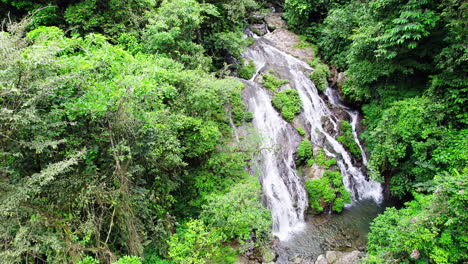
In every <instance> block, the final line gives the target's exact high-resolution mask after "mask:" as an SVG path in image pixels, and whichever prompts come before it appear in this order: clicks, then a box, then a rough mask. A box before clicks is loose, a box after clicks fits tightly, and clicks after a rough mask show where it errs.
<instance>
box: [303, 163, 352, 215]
mask: <svg viewBox="0 0 468 264" xmlns="http://www.w3.org/2000/svg"><path fill="white" fill-rule="evenodd" d="M305 185H306V190H307V193H308V195H309V205H310V207H311V208H312V209H313V210H315V211H316V212H322V211H323V210H324V209H325V208H324V207H330V206H331V208H332V210H333V211H335V212H341V211H342V210H343V207H344V205H345V204H346V203H350V202H351V196H350V195H349V192H348V191H347V190H346V188H345V187H344V185H343V182H342V176H341V174H340V173H339V172H336V171H329V170H327V171H325V173H324V174H323V176H322V178H320V179H318V180H309V181H307V182H306V184H305Z"/></svg>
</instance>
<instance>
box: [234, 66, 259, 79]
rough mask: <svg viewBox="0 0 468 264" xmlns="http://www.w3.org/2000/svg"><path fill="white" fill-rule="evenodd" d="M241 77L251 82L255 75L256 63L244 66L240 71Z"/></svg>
mask: <svg viewBox="0 0 468 264" xmlns="http://www.w3.org/2000/svg"><path fill="white" fill-rule="evenodd" d="M238 74H239V77H240V78H242V79H246V80H250V78H252V76H253V75H254V74H255V63H254V62H253V61H249V62H248V63H247V65H245V64H243V65H242V66H241V67H240V69H239V70H238Z"/></svg>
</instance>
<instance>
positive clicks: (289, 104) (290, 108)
mask: <svg viewBox="0 0 468 264" xmlns="http://www.w3.org/2000/svg"><path fill="white" fill-rule="evenodd" d="M272 102H273V106H274V107H275V108H276V109H277V110H278V111H280V113H281V115H282V116H283V118H284V119H286V120H287V121H292V120H293V119H294V117H295V116H296V115H297V114H299V113H300V112H301V108H302V101H301V98H300V97H299V93H298V92H297V91H296V90H293V89H286V90H283V91H281V92H279V93H277V94H276V95H275V96H274V97H273V100H272Z"/></svg>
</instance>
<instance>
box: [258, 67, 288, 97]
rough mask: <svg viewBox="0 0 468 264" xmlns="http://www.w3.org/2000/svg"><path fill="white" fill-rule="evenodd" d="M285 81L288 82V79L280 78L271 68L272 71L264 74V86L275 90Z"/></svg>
mask: <svg viewBox="0 0 468 264" xmlns="http://www.w3.org/2000/svg"><path fill="white" fill-rule="evenodd" d="M285 83H288V80H281V79H280V78H278V77H276V76H275V75H274V74H273V72H272V71H271V70H270V73H265V74H263V81H262V84H263V86H265V87H266V88H268V89H270V90H271V91H273V92H274V91H276V89H278V88H279V87H281V86H282V85H283V84H285Z"/></svg>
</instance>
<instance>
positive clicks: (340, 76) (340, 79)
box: [336, 72, 346, 89]
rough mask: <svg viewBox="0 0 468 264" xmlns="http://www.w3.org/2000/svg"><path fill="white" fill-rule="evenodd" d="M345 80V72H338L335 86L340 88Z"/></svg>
mask: <svg viewBox="0 0 468 264" xmlns="http://www.w3.org/2000/svg"><path fill="white" fill-rule="evenodd" d="M345 81H346V74H345V73H344V72H339V73H338V74H337V75H336V86H337V87H338V88H340V89H341V87H343V84H344V83H345Z"/></svg>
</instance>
